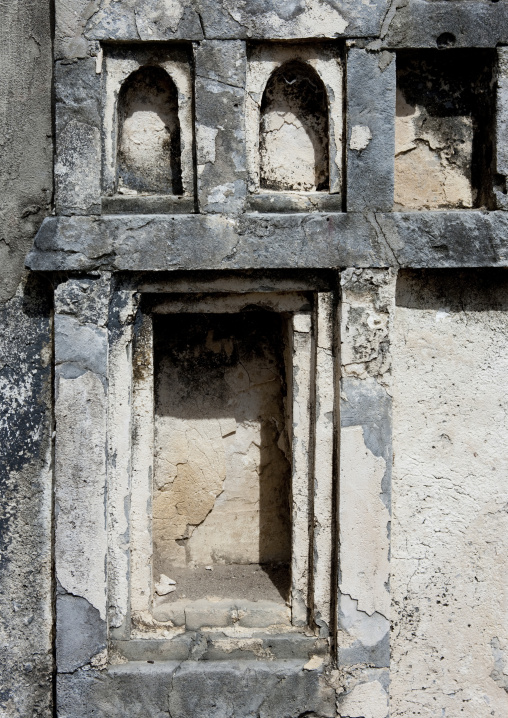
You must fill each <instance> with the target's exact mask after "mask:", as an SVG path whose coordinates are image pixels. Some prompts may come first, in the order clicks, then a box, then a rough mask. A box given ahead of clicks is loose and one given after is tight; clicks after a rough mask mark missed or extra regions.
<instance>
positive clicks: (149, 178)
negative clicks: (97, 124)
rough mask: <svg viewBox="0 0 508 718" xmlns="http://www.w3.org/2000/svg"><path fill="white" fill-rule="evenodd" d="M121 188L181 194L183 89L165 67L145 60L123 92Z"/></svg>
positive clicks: (119, 153)
mask: <svg viewBox="0 0 508 718" xmlns="http://www.w3.org/2000/svg"><path fill="white" fill-rule="evenodd" d="M117 183H118V187H117V188H118V191H119V192H122V190H123V191H125V190H135V191H136V192H138V193H146V194H173V195H181V194H182V193H183V189H182V163H181V133H180V120H179V116H178V90H177V88H176V85H175V83H174V82H173V80H172V79H171V77H170V76H169V75H168V73H167V72H166V71H165V70H163V69H162V68H161V67H156V66H145V67H142V68H140V69H139V70H137V71H135V72H133V73H132V74H131V75H129V77H128V78H127V79H126V80H125V82H124V83H123V85H122V87H121V90H120V93H119V97H118V143H117Z"/></svg>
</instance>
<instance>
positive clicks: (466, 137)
mask: <svg viewBox="0 0 508 718" xmlns="http://www.w3.org/2000/svg"><path fill="white" fill-rule="evenodd" d="M494 62H495V54H494V53H493V52H492V51H490V50H461V49H457V50H453V49H450V50H407V51H399V52H398V53H397V104H396V117H395V198H394V199H395V204H394V206H395V209H401V210H402V209H404V210H408V209H409V210H420V209H427V210H429V209H452V208H455V209H460V208H463V209H470V208H473V207H486V208H491V207H492V206H493V204H492V202H493V198H492V192H493V189H492V160H493V145H492V138H493V121H494V106H493V102H494V95H495V93H494V91H493V82H494V77H493V67H494Z"/></svg>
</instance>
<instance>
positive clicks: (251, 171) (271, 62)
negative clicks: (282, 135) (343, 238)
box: [245, 44, 343, 193]
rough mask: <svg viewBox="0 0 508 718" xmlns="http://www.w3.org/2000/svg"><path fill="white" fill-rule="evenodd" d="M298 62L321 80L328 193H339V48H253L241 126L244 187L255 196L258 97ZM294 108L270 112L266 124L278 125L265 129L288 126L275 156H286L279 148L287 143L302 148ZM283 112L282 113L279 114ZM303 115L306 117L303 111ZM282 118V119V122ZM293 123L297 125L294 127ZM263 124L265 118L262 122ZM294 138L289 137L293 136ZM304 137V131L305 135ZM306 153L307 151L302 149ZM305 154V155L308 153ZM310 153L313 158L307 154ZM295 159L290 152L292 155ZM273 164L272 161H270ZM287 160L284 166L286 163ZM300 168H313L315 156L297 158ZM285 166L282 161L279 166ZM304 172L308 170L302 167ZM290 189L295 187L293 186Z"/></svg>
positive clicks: (258, 183)
mask: <svg viewBox="0 0 508 718" xmlns="http://www.w3.org/2000/svg"><path fill="white" fill-rule="evenodd" d="M294 61H298V62H300V63H303V65H308V66H309V67H310V68H312V69H313V70H314V71H315V72H316V73H317V75H318V77H319V78H320V79H321V81H322V82H323V84H324V87H325V89H326V94H327V98H326V101H327V103H328V133H329V139H328V148H327V149H328V157H329V167H328V172H329V182H328V188H327V189H328V191H329V192H331V193H338V192H340V190H341V183H342V176H341V166H342V105H343V88H342V63H341V59H340V55H339V53H338V50H337V48H336V47H334V46H333V45H328V44H327V45H309V44H295V45H275V44H266V45H253V46H252V48H251V50H250V52H249V58H248V64H247V80H246V93H247V94H246V100H245V126H246V150H247V168H248V186H249V191H250V192H253V193H258V192H259V191H260V188H261V187H262V185H261V179H262V178H261V177H260V162H261V161H262V160H263V158H262V155H260V150H262V149H263V148H262V147H261V146H260V129H262V128H261V119H262V117H261V109H262V107H261V105H262V99H263V95H264V92H265V89H266V86H267V83H268V82H269V80H270V77H271V76H272V74H273V73H274V72H275V71H276V70H277V69H278V68H280V67H281V66H283V65H284V64H285V63H289V62H294ZM293 109H294V108H293V107H292V106H290V105H287V106H286V105H283V106H281V109H280V111H279V110H278V109H277V111H272V112H271V113H270V114H272V115H273V117H272V119H271V122H272V124H273V122H275V121H276V120H277V118H279V119H280V122H277V123H276V124H273V127H272V125H269V126H267V127H266V128H265V129H267V130H270V129H271V130H273V129H277V128H278V129H279V130H280V129H281V127H282V125H284V126H285V127H287V130H288V133H289V135H288V137H287V138H286V139H285V140H284V143H283V144H282V145H280V143H279V145H280V146H279V145H277V146H276V147H274V148H272V149H277V150H278V152H279V153H280V152H286V149H285V148H284V144H285V143H287V140H288V139H290V140H291V142H292V143H293V142H296V141H297V144H298V148H299V149H298V151H300V146H301V145H302V138H301V137H300V138H299V139H298V140H297V138H298V136H299V131H300V130H301V129H302V126H301V120H300V119H299V118H297V117H295V116H294V113H293V111H292V110H293ZM284 113H285V114H284ZM307 114H308V113H307ZM284 117H285V119H284ZM295 123H296V124H295ZM265 124H266V118H265ZM293 134H294V137H293V136H292V135H293ZM304 134H305V135H307V134H308V130H306V131H305V133H304ZM306 140H307V137H305V142H304V145H306ZM307 149H309V148H307ZM307 154H309V153H307ZM310 154H313V152H311V153H310ZM293 155H294V151H293ZM273 162H275V163H276V162H277V158H275V159H274V160H273ZM287 162H289V163H290V164H292V163H293V162H294V160H293V158H292V157H288V158H287ZM287 162H286V164H287ZM300 162H301V164H302V166H303V167H305V166H306V165H308V164H309V163H310V164H312V162H314V158H312V159H309V157H302V159H301V160H300ZM282 164H284V162H282ZM307 174H308V169H307ZM298 178H299V175H298V174H297V175H296V176H295V177H294V178H293V180H292V181H293V182H295V183H296V182H297V181H298ZM295 189H297V187H296V184H295ZM299 189H302V190H313V189H316V188H315V187H312V186H310V185H308V184H307V185H304V186H302V187H300V188H299Z"/></svg>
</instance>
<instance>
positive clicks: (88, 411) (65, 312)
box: [55, 275, 110, 673]
mask: <svg viewBox="0 0 508 718" xmlns="http://www.w3.org/2000/svg"><path fill="white" fill-rule="evenodd" d="M109 282H110V277H109V276H108V275H103V276H101V277H98V278H97V279H95V278H93V279H91V278H87V279H69V280H68V281H66V282H63V283H62V284H60V285H59V286H58V288H57V289H56V291H55V423H56V427H55V428H56V443H55V573H56V584H57V597H56V631H57V632H56V660H57V670H58V672H59V673H71V672H73V671H75V670H76V669H78V668H80V667H82V666H85V665H87V664H90V663H91V664H92V665H99V664H100V663H101V661H103V660H104V659H105V649H106V637H107V636H106V548H107V541H106V515H105V511H106V509H105V500H106V419H107V393H106V382H107V364H108V341H107V328H106V324H107V311H108V302H109Z"/></svg>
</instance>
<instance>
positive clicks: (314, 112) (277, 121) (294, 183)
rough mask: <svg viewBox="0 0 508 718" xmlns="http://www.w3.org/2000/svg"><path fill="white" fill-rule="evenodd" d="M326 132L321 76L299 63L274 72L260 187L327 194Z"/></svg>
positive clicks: (264, 114)
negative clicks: (323, 192) (325, 192)
mask: <svg viewBox="0 0 508 718" xmlns="http://www.w3.org/2000/svg"><path fill="white" fill-rule="evenodd" d="M328 132H329V130H328V98H327V94H326V89H325V86H324V84H323V81H322V80H321V78H320V77H319V75H318V74H317V72H316V71H315V70H314V69H313V68H312V67H310V66H309V65H307V64H305V63H303V62H300V61H291V62H287V63H285V64H284V65H282V66H281V67H279V68H278V69H277V70H275V72H274V73H273V74H272V75H271V77H270V79H269V80H268V82H267V85H266V88H265V91H264V94H263V99H262V102H261V119H260V128H259V163H260V173H259V174H260V187H261V189H265V190H275V191H282V192H284V191H307V192H312V191H327V190H328V189H329V186H330V178H329V148H328V144H329V142H328Z"/></svg>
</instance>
